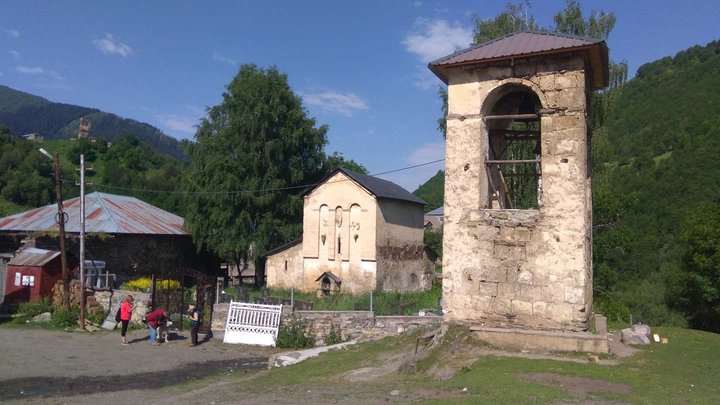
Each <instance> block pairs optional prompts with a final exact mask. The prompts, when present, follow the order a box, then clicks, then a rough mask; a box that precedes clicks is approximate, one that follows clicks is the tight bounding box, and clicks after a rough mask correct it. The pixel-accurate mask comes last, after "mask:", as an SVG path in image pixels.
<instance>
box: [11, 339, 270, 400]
mask: <svg viewBox="0 0 720 405" xmlns="http://www.w3.org/2000/svg"><path fill="white" fill-rule="evenodd" d="M170 338H171V339H170V341H169V342H168V343H164V344H162V345H161V346H153V345H150V343H149V342H148V332H147V331H146V330H136V331H129V332H128V341H129V342H130V343H131V344H130V345H128V346H122V345H120V332H119V331H115V332H95V333H85V332H63V331H48V330H42V329H8V328H0V353H1V354H0V356H1V357H0V403H11V402H18V403H33V402H35V403H98V401H99V402H100V403H102V402H105V403H119V402H126V401H128V400H130V403H145V402H148V400H149V398H147V397H146V396H148V395H149V396H152V390H153V389H159V388H163V387H166V386H171V385H177V384H180V383H182V382H183V381H191V380H193V379H197V378H202V377H206V376H209V375H216V374H221V373H229V372H236V371H242V370H264V369H266V368H267V361H268V357H269V355H270V354H271V353H272V351H273V350H274V349H265V348H258V347H251V346H241V345H225V344H223V343H222V342H219V341H216V340H211V341H208V342H204V343H202V344H200V345H199V346H198V347H190V346H189V342H190V340H189V333H188V332H184V333H183V332H171V334H170ZM120 391H123V395H119V392H120Z"/></svg>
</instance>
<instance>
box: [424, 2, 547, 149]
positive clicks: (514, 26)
mask: <svg viewBox="0 0 720 405" xmlns="http://www.w3.org/2000/svg"><path fill="white" fill-rule="evenodd" d="M473 23H474V27H473V43H472V45H477V44H482V43H483V42H487V41H491V40H493V39H496V38H500V37H502V36H505V35H508V34H511V33H513V32H517V31H523V30H537V29H538V25H537V23H536V22H535V17H533V16H532V14H530V1H529V0H527V1H525V2H524V3H517V4H513V3H508V4H507V6H506V7H505V10H504V11H503V12H501V13H500V14H498V15H497V16H495V17H493V18H485V19H482V18H479V17H478V16H477V15H475V16H474V17H473ZM438 96H439V97H440V101H442V107H441V108H442V116H441V117H440V118H438V120H437V128H438V130H439V131H440V132H441V133H442V135H443V138H444V137H445V136H446V131H447V128H446V122H445V117H446V116H447V112H448V104H447V103H448V100H447V98H448V95H447V89H446V88H445V86H442V85H440V86H438Z"/></svg>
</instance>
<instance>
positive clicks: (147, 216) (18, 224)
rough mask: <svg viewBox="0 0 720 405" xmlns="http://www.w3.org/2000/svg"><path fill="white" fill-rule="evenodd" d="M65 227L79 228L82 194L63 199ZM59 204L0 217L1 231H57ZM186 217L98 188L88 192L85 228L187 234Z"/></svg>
mask: <svg viewBox="0 0 720 405" xmlns="http://www.w3.org/2000/svg"><path fill="white" fill-rule="evenodd" d="M63 208H64V211H65V214H66V215H67V222H66V223H65V231H66V232H72V233H79V232H80V197H76V198H71V199H69V200H65V201H64V202H63ZM56 216H57V204H50V205H46V206H44V207H40V208H35V209H32V210H30V211H25V212H21V213H19V214H15V215H11V216H8V217H5V218H0V231H20V232H46V231H50V232H58V230H59V228H58V224H57V222H56ZM183 222H184V220H183V218H182V217H179V216H177V215H175V214H172V213H170V212H167V211H164V210H162V209H160V208H158V207H156V206H154V205H150V204H148V203H146V202H144V201H141V200H139V199H137V198H135V197H128V196H122V195H114V194H107V193H100V192H95V193H91V194H87V195H86V196H85V232H88V233H110V234H151V235H187V232H185V230H184V229H183Z"/></svg>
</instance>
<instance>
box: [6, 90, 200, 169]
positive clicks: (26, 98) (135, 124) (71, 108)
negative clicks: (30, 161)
mask: <svg viewBox="0 0 720 405" xmlns="http://www.w3.org/2000/svg"><path fill="white" fill-rule="evenodd" d="M82 117H86V118H89V119H90V121H91V123H92V127H91V130H90V133H91V135H92V136H94V137H96V138H98V139H105V140H107V141H109V142H114V141H116V140H117V139H119V138H120V137H122V136H124V135H128V134H132V135H134V136H135V137H137V138H138V139H139V140H140V141H142V142H144V143H146V144H148V145H149V146H150V147H152V148H153V149H155V150H156V151H158V152H162V153H166V154H168V155H171V156H173V157H175V158H177V159H186V157H185V154H184V153H183V151H182V149H181V148H180V143H179V142H178V140H177V139H175V138H173V137H170V136H168V135H165V134H164V133H163V132H162V131H160V130H159V129H157V128H155V127H153V126H152V125H149V124H146V123H143V122H139V121H135V120H132V119H127V118H121V117H118V116H117V115H115V114H110V113H106V112H103V111H100V110H98V109H96V108H87V107H81V106H76V105H72V104H64V103H54V102H51V101H48V100H46V99H44V98H42V97H38V96H35V95H32V94H28V93H24V92H21V91H18V90H15V89H12V88H10V87H7V86H2V85H0V125H3V126H5V127H7V128H8V129H9V130H10V132H12V133H14V134H16V135H22V134H27V133H33V132H34V133H39V134H40V135H42V136H44V137H45V139H48V140H51V139H68V138H71V137H74V136H76V135H77V130H78V126H79V122H80V118H82Z"/></svg>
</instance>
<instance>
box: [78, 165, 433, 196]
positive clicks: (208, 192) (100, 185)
mask: <svg viewBox="0 0 720 405" xmlns="http://www.w3.org/2000/svg"><path fill="white" fill-rule="evenodd" d="M444 160H445V159H438V160H433V161H431V162H425V163H420V164H417V165H412V166H406V167H402V168H399V169H393V170H388V171H385V172H380V173H375V174H370V175H369V176H382V175H384V174H390V173H396V172H400V171H404V170H410V169H415V168H418V167H422V166H427V165H431V164H435V163H440V162H442V161H444ZM339 181H348V180H339ZM339 181H338V182H339ZM319 184H321V183H311V184H303V185H299V186H289V187H276V188H261V189H252V190H229V191H207V190H203V191H182V190H153V189H143V188H132V187H120V186H111V185H108V184H93V185H92V188H93V189H95V188H96V187H97V188H101V189H114V190H124V191H135V192H140V193H164V194H186V195H203V194H205V195H232V194H252V193H263V192H265V193H268V192H277V191H290V190H297V189H303V188H310V187H315V186H317V185H319Z"/></svg>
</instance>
